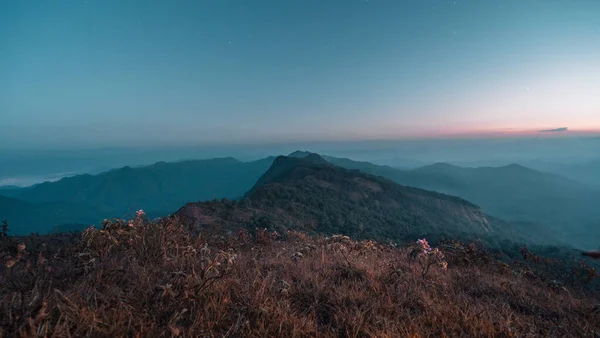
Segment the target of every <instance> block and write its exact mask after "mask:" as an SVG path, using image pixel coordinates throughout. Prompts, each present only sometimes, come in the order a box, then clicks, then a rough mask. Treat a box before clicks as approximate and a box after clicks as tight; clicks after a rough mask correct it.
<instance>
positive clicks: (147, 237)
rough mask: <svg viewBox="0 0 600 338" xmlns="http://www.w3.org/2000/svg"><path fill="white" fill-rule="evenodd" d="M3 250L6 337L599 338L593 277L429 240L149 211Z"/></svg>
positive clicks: (0, 300)
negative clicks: (202, 220)
mask: <svg viewBox="0 0 600 338" xmlns="http://www.w3.org/2000/svg"><path fill="white" fill-rule="evenodd" d="M42 242H45V243H47V244H42ZM1 244H2V247H1V253H0V259H2V262H3V264H2V266H3V267H2V270H0V328H1V331H0V336H2V337H13V336H22V337H30V336H42V337H82V336H90V337H121V336H126V337H172V336H189V337H309V336H310V337H447V336H452V337H454V336H461V337H466V336H468V337H479V336H485V337H534V336H543V337H597V336H598V334H599V333H600V313H599V312H600V311H599V310H600V308H598V307H597V302H598V299H597V293H596V292H592V291H587V290H589V288H587V289H586V288H584V287H583V286H582V285H583V284H586V283H589V282H593V281H594V279H597V278H598V276H597V274H596V273H595V271H593V270H589V269H588V270H585V269H583V270H581V271H579V272H578V273H577V277H576V278H571V280H570V281H564V282H563V281H557V280H554V279H553V280H550V279H549V278H547V277H544V276H546V275H547V276H550V275H549V274H544V272H543V271H544V269H549V268H548V264H552V263H551V262H550V261H548V260H546V261H543V262H541V263H540V260H539V259H538V258H537V257H534V258H535V259H529V260H524V261H521V262H517V261H515V262H512V263H509V264H507V263H505V262H501V261H499V260H497V259H496V258H494V256H493V255H491V254H490V253H489V252H487V251H485V250H484V249H482V248H480V247H478V246H476V245H474V244H471V245H467V244H463V243H459V242H452V243H446V244H442V245H440V246H439V247H438V248H437V249H439V250H436V248H431V249H426V250H424V247H423V243H422V242H421V243H415V244H414V245H408V246H400V247H396V246H394V245H392V244H382V243H375V242H371V241H360V242H358V241H353V240H351V239H350V238H348V237H345V236H332V237H318V238H317V237H310V236H306V235H304V234H302V233H298V232H288V233H286V234H283V235H280V234H277V233H272V232H267V231H265V230H257V231H256V232H255V233H253V234H250V233H248V232H247V231H239V232H238V233H234V234H230V235H226V236H219V235H215V234H209V233H197V232H195V231H192V230H191V229H190V228H188V227H187V226H185V225H182V224H181V223H180V222H179V221H178V220H177V219H165V220H161V221H155V222H149V221H147V220H146V219H144V217H143V215H140V216H139V217H138V218H136V219H134V220H131V221H121V220H114V221H107V222H106V223H105V225H104V230H96V229H91V228H90V229H88V230H87V231H85V232H84V233H83V234H81V236H77V240H70V239H63V240H61V239H58V240H57V239H56V238H54V239H48V238H31V237H29V238H25V239H23V238H21V239H19V240H18V241H16V239H14V238H11V237H5V238H2V243H1ZM527 255H531V254H529V253H524V257H525V258H527V257H528V256H527ZM532 262H534V263H532ZM544 264H545V267H544ZM446 267H447V269H446Z"/></svg>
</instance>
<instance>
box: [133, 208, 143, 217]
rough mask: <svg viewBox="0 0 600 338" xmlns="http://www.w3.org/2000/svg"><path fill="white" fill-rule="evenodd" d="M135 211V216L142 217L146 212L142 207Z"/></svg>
mask: <svg viewBox="0 0 600 338" xmlns="http://www.w3.org/2000/svg"><path fill="white" fill-rule="evenodd" d="M135 213H136V214H137V217H144V216H145V215H146V213H145V212H144V210H142V209H140V210H138V211H136V212H135Z"/></svg>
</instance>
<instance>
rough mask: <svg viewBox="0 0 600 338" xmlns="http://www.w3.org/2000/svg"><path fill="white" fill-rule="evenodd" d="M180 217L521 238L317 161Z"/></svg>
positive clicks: (382, 235) (328, 229)
mask: <svg viewBox="0 0 600 338" xmlns="http://www.w3.org/2000/svg"><path fill="white" fill-rule="evenodd" d="M319 158H320V157H319ZM177 215H180V216H184V217H185V218H187V219H189V220H191V221H193V222H194V223H195V224H197V225H200V226H202V227H209V228H213V227H214V228H221V229H223V230H233V229H235V228H238V227H248V228H251V229H252V228H255V227H259V228H268V229H272V230H277V231H284V230H286V229H295V230H302V231H307V232H310V233H324V234H334V233H342V234H347V235H352V236H355V237H357V238H375V239H381V240H389V239H393V240H402V239H408V238H416V237H417V236H428V238H440V237H442V236H445V235H450V236H453V237H461V238H472V237H479V236H486V237H492V236H495V237H496V238H497V240H498V241H500V240H501V239H502V238H508V237H510V236H514V235H515V232H514V230H515V228H514V227H513V226H512V225H510V224H508V223H504V222H501V221H496V220H495V219H490V218H488V217H487V216H486V215H485V214H484V213H483V212H482V211H481V210H480V209H479V207H477V206H476V205H474V204H472V203H470V202H468V201H466V200H463V199H461V198H458V197H454V196H449V195H445V194H441V193H436V192H431V191H426V190H422V189H419V188H413V187H407V186H400V185H398V184H395V183H394V182H392V181H390V180H387V179H384V178H380V177H375V176H371V175H368V174H364V173H361V172H358V171H352V170H346V169H344V168H341V167H338V166H335V165H331V164H328V163H323V162H322V161H319V160H318V158H317V157H315V156H311V157H305V158H297V157H285V156H280V157H278V158H277V159H276V160H275V161H274V162H273V165H272V166H271V168H270V169H269V170H268V171H267V172H266V173H265V174H264V175H263V176H262V177H261V178H260V179H259V180H258V182H257V184H256V186H255V187H253V189H252V190H251V191H250V192H249V193H248V194H247V195H246V198H245V199H244V200H242V201H240V202H231V201H223V202H198V203H189V204H187V205H185V206H184V207H183V208H181V209H180V210H179V211H178V212H177Z"/></svg>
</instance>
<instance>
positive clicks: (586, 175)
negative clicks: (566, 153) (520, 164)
mask: <svg viewBox="0 0 600 338" xmlns="http://www.w3.org/2000/svg"><path fill="white" fill-rule="evenodd" d="M525 163H526V165H527V166H529V167H531V168H534V169H537V170H541V171H547V172H551V173H557V174H561V175H564V176H566V177H568V178H571V179H573V180H576V181H579V182H582V183H585V184H588V185H592V186H595V187H597V188H600V158H597V159H592V160H588V161H583V162H582V161H568V162H567V161H565V162H556V161H542V160H536V161H528V162H525Z"/></svg>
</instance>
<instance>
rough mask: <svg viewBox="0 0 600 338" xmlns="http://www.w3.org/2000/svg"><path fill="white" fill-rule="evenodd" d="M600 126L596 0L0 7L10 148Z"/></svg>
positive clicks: (33, 2)
mask: <svg viewBox="0 0 600 338" xmlns="http://www.w3.org/2000/svg"><path fill="white" fill-rule="evenodd" d="M557 128H568V131H564V129H562V130H561V129H558V130H557V131H555V132H544V133H543V134H544V135H550V134H556V133H561V134H562V133H578V132H579V133H584V132H590V131H592V132H593V131H596V130H600V1H597V0H572V1H567V0H528V1H523V0H506V1H503V0H497V1H496V0H494V1H492V0H490V1H480V0H477V1H475V0H473V1H467V0H464V1H461V0H456V1H452V0H447V1H446V0H444V1H442V0H418V1H417V0H414V1H400V0H389V1H386V0H356V1H354V0H286V1H281V0H237V1H234V0H231V1H227V0H213V1H202V0H191V1H183V0H179V1H152V0H114V1H113V0H78V1H70V0H61V1H48V0H28V1H2V2H0V148H18V147H30V148H39V149H43V148H52V147H55V148H60V147H63V148H64V147H102V146H110V147H115V146H130V147H131V146H133V147H135V146H142V145H143V146H153V145H156V146H158V145H178V144H179V145H192V144H204V145H206V144H229V143H236V142H237V143H277V142H290V141H310V140H334V141H339V140H362V139H402V138H427V137H439V136H448V135H450V136H451V135H478V136H481V135H484V136H485V135H497V134H498V133H500V134H511V133H515V134H519V133H536V132H538V131H539V130H552V129H557Z"/></svg>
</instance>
